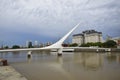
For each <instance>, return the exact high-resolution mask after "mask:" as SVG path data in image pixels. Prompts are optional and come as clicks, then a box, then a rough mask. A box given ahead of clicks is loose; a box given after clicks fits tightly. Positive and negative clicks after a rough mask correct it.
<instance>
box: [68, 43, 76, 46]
mask: <svg viewBox="0 0 120 80" xmlns="http://www.w3.org/2000/svg"><path fill="white" fill-rule="evenodd" d="M69 46H70V47H77V46H78V44H77V43H73V44H70V45H69Z"/></svg>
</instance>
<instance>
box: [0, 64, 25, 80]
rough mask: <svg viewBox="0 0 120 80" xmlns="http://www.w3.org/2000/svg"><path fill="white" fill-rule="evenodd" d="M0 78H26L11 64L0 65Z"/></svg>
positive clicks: (17, 79)
mask: <svg viewBox="0 0 120 80" xmlns="http://www.w3.org/2000/svg"><path fill="white" fill-rule="evenodd" d="M0 80H27V79H26V78H25V77H24V76H22V75H21V74H20V73H18V72H17V71H16V70H15V69H14V68H13V67H11V66H0Z"/></svg>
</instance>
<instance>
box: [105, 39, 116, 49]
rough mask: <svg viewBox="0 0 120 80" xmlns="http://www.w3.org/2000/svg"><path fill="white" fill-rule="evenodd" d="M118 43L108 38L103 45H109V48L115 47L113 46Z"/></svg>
mask: <svg viewBox="0 0 120 80" xmlns="http://www.w3.org/2000/svg"><path fill="white" fill-rule="evenodd" d="M116 45H117V43H116V42H115V41H113V40H108V41H106V42H104V43H103V47H107V48H113V47H116Z"/></svg>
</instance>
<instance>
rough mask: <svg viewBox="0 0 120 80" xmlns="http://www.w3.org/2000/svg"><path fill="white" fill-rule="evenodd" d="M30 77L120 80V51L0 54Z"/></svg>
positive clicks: (57, 79) (33, 78) (31, 78)
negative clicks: (30, 55) (29, 54)
mask: <svg viewBox="0 0 120 80" xmlns="http://www.w3.org/2000/svg"><path fill="white" fill-rule="evenodd" d="M0 57H2V58H5V59H7V60H8V61H9V64H10V65H12V66H13V67H14V68H15V69H16V70H17V71H18V72H20V73H21V74H23V75H24V76H25V77H26V78H27V79H28V80H120V53H110V52H109V53H90V52H72V53H71V52H69V53H63V55H62V56H59V57H58V56H57V54H56V53H51V52H45V51H42V52H33V53H32V57H31V58H27V52H15V53H11V52H9V53H0Z"/></svg>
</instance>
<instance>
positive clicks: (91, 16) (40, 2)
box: [0, 0, 120, 44]
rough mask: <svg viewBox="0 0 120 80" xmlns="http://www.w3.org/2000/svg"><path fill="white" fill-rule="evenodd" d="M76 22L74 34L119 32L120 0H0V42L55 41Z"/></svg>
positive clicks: (113, 35)
mask: <svg viewBox="0 0 120 80" xmlns="http://www.w3.org/2000/svg"><path fill="white" fill-rule="evenodd" d="M79 22H80V23H81V25H80V27H79V28H77V30H75V31H74V32H73V33H74V34H76V33H81V32H82V31H83V30H88V29H95V30H96V31H100V32H102V33H103V37H105V36H106V35H109V36H112V37H117V36H120V0H0V44H1V43H5V44H25V42H26V41H27V40H32V41H34V40H37V41H39V42H48V41H50V42H55V41H57V40H58V39H59V38H60V37H62V36H63V35H64V34H66V33H67V32H68V31H69V30H70V29H72V28H73V27H74V26H75V25H76V24H78V23H79Z"/></svg>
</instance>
